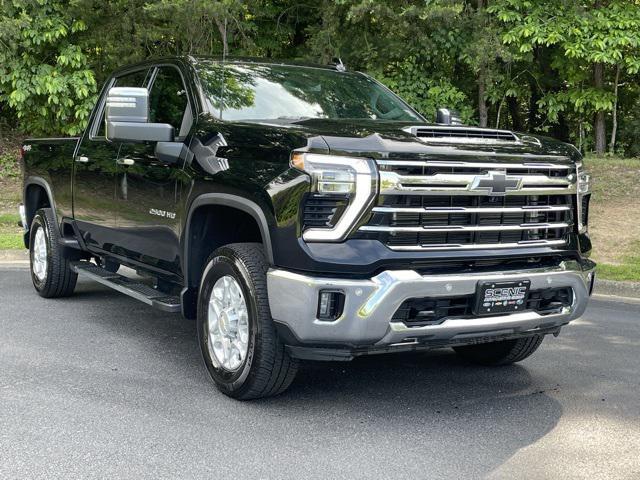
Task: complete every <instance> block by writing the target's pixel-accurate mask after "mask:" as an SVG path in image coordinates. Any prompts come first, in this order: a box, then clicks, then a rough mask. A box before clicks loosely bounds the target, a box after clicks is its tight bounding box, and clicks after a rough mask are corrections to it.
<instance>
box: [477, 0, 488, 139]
mask: <svg viewBox="0 0 640 480" xmlns="http://www.w3.org/2000/svg"><path fill="white" fill-rule="evenodd" d="M483 8H484V0H478V10H477V14H478V15H479V16H480V15H483V11H482V9H483ZM484 69H485V67H484V65H481V66H480V71H479V72H478V117H479V121H480V126H481V127H486V126H487V123H488V121H489V115H488V114H487V99H486V88H487V86H486V79H485V71H484Z"/></svg>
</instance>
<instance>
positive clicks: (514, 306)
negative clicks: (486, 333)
mask: <svg viewBox="0 0 640 480" xmlns="http://www.w3.org/2000/svg"><path fill="white" fill-rule="evenodd" d="M530 287H531V280H515V281H509V282H479V283H478V289H477V293H476V310H475V313H476V315H495V314H500V313H509V312H517V311H520V310H524V309H525V306H526V304H527V298H528V297H529V289H530Z"/></svg>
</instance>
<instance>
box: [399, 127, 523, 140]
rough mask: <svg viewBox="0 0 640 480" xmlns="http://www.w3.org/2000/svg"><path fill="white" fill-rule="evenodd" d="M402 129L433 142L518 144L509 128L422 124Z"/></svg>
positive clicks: (516, 138)
mask: <svg viewBox="0 0 640 480" xmlns="http://www.w3.org/2000/svg"><path fill="white" fill-rule="evenodd" d="M403 130H404V131H405V132H407V133H410V134H411V135H415V136H416V137H418V138H419V139H420V140H423V141H425V142H430V143H431V142H433V143H456V144H460V143H462V144H464V143H466V144H469V143H475V144H487V143H488V144H496V143H500V144H511V145H513V144H518V143H520V139H519V138H518V137H517V136H516V135H515V134H514V133H513V132H510V131H509V130H493V129H490V128H477V127H453V126H449V125H447V126H444V125H442V126H440V125H434V126H424V127H422V126H421V127H406V128H403Z"/></svg>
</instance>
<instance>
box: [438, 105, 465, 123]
mask: <svg viewBox="0 0 640 480" xmlns="http://www.w3.org/2000/svg"><path fill="white" fill-rule="evenodd" d="M436 123H437V124H439V125H462V120H460V114H459V113H458V112H457V111H455V110H451V109H449V108H439V109H438V111H437V113H436Z"/></svg>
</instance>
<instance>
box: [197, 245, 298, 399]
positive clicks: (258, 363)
mask: <svg viewBox="0 0 640 480" xmlns="http://www.w3.org/2000/svg"><path fill="white" fill-rule="evenodd" d="M267 269H268V265H267V263H266V261H265V259H264V254H263V250H262V245H260V244H254V243H235V244H231V245H227V246H225V247H222V248H219V249H218V250H216V251H215V252H214V253H213V255H211V257H209V260H208V262H207V265H206V267H205V269H204V273H203V275H202V280H201V283H200V293H199V295H198V327H197V328H198V341H199V344H200V350H201V352H202V356H203V358H204V362H205V365H206V367H207V370H208V371H209V374H210V375H211V378H212V379H213V381H214V382H215V384H216V386H217V387H218V389H219V390H220V391H222V392H223V393H224V394H225V395H228V396H230V397H233V398H237V399H240V400H250V399H254V398H261V397H268V396H273V395H277V394H279V393H281V392H283V391H284V390H286V389H287V387H288V386H289V385H290V384H291V382H292V381H293V379H294V377H295V374H296V371H297V368H298V363H297V361H296V360H295V359H293V358H291V357H290V356H289V355H288V353H287V352H286V351H285V348H284V345H283V344H282V342H281V341H280V339H279V338H278V335H277V333H276V329H275V325H274V324H273V319H272V318H271V312H270V310H269V301H268V297H267V280H266V273H267Z"/></svg>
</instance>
